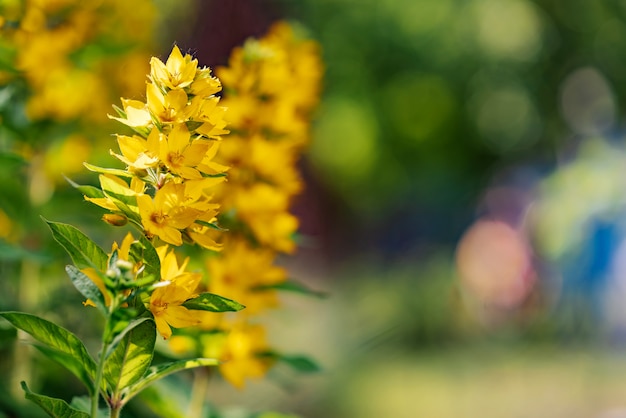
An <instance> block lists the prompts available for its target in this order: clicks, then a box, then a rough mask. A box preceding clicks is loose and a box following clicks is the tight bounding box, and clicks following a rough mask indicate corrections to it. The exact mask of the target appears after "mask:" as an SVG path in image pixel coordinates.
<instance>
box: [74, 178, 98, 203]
mask: <svg viewBox="0 0 626 418" xmlns="http://www.w3.org/2000/svg"><path fill="white" fill-rule="evenodd" d="M65 180H66V181H67V182H68V183H69V184H70V185H71V186H72V187H74V188H75V189H76V190H78V191H79V192H81V193H82V194H84V195H85V196H87V197H90V198H92V199H99V198H103V197H104V192H103V191H102V190H100V189H99V188H97V187H95V186H87V185H81V184H78V183H76V182H74V181H73V180H72V179H70V178H69V177H65Z"/></svg>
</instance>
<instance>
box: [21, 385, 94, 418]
mask: <svg viewBox="0 0 626 418" xmlns="http://www.w3.org/2000/svg"><path fill="white" fill-rule="evenodd" d="M20 384H21V385H22V389H23V390H24V397H25V398H26V399H28V400H29V401H32V402H34V403H36V404H37V405H39V407H40V408H41V409H43V410H44V411H46V413H47V414H48V415H49V416H51V417H52V418H89V414H87V413H85V412H83V411H79V410H78V409H75V408H73V407H72V406H70V405H69V404H68V403H67V402H65V401H64V400H63V399H57V398H50V397H49V396H44V395H39V394H37V393H34V392H31V390H30V389H29V388H28V386H27V385H26V382H21V383H20Z"/></svg>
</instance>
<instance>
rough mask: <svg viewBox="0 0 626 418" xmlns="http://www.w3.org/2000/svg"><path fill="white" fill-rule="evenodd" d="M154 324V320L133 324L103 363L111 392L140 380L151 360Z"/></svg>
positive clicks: (116, 391)
mask: <svg viewBox="0 0 626 418" xmlns="http://www.w3.org/2000/svg"><path fill="white" fill-rule="evenodd" d="M155 342H156V325H155V323H154V321H143V322H140V323H138V324H135V326H134V328H132V329H131V330H130V331H128V332H127V333H126V335H125V336H124V338H123V339H122V340H121V341H120V342H119V344H117V347H116V348H115V350H114V351H113V352H112V353H111V355H110V356H109V357H108V358H107V359H106V361H105V363H104V377H105V379H106V381H107V382H108V383H109V385H110V387H111V390H112V392H113V393H119V392H120V391H121V390H122V389H124V388H126V387H128V386H130V385H132V384H133V383H136V382H137V381H139V380H141V378H142V376H143V375H144V373H145V372H146V370H147V369H148V367H149V366H150V363H151V362H152V355H153V354H154V343H155Z"/></svg>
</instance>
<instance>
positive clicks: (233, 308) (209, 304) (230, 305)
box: [183, 293, 245, 312]
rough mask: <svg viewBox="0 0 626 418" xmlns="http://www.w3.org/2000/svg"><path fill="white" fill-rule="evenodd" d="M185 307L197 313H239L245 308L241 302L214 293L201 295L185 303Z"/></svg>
mask: <svg viewBox="0 0 626 418" xmlns="http://www.w3.org/2000/svg"><path fill="white" fill-rule="evenodd" d="M183 306H184V307H185V308H187V309H191V310H195V311H210V312H237V311H240V310H242V309H244V308H245V306H243V305H242V304H241V303H239V302H235V301H234V300H232V299H228V298H225V297H223V296H219V295H216V294H213V293H201V294H200V295H199V296H198V297H195V298H193V299H189V300H188V301H186V302H185V303H183Z"/></svg>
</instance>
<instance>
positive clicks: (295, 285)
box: [253, 279, 328, 298]
mask: <svg viewBox="0 0 626 418" xmlns="http://www.w3.org/2000/svg"><path fill="white" fill-rule="evenodd" d="M271 289H274V290H282V291H285V292H294V293H300V294H303V295H309V296H315V297H318V298H326V297H328V294H327V293H325V292H320V291H317V290H313V289H311V288H309V287H307V286H305V285H303V284H302V283H300V282H297V281H295V280H293V279H287V280H285V281H284V282H281V283H276V284H270V285H263V286H256V287H254V289H253V290H260V291H263V290H271Z"/></svg>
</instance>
